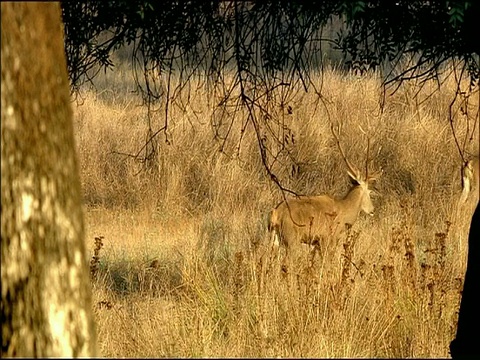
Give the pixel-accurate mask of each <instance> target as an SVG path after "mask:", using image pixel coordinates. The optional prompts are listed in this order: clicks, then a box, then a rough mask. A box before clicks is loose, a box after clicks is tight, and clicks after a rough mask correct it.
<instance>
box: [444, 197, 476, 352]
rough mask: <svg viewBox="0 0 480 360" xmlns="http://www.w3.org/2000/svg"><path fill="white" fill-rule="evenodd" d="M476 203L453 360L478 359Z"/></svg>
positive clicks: (451, 349) (452, 347)
mask: <svg viewBox="0 0 480 360" xmlns="http://www.w3.org/2000/svg"><path fill="white" fill-rule="evenodd" d="M479 235H480V203H477V207H476V209H475V213H474V214H473V218H472V222H471V225H470V233H469V234H468V258H467V271H466V273H465V282H464V285H463V293H462V301H461V302H460V310H459V314H458V326H457V335H456V337H455V339H454V340H453V341H452V342H451V344H450V353H451V355H452V358H453V359H478V358H480V335H479V329H480V302H479V298H480V297H479V295H478V290H479V288H480V286H479V284H480V242H479V239H478V238H479Z"/></svg>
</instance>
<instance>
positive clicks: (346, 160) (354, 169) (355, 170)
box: [330, 124, 359, 180]
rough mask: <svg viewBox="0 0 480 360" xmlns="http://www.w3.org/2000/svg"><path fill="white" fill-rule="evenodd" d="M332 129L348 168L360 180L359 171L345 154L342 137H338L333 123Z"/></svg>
mask: <svg viewBox="0 0 480 360" xmlns="http://www.w3.org/2000/svg"><path fill="white" fill-rule="evenodd" d="M330 129H331V130H332V134H333V136H334V138H335V141H336V142H337V146H338V149H339V150H340V153H341V154H342V157H343V160H344V161H345V164H347V167H348V169H349V170H350V172H351V173H352V175H354V176H355V178H356V179H357V180H358V177H359V171H358V170H357V169H356V168H355V166H353V165H352V164H351V163H350V161H348V159H347V157H346V156H345V152H344V151H343V148H342V146H341V145H340V139H339V137H338V134H337V133H336V132H335V129H334V128H333V124H332V125H331V127H330Z"/></svg>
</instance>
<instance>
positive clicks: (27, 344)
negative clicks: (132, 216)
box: [1, 2, 96, 357]
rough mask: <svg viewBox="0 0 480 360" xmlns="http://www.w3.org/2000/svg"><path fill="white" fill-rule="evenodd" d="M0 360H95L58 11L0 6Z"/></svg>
mask: <svg viewBox="0 0 480 360" xmlns="http://www.w3.org/2000/svg"><path fill="white" fill-rule="evenodd" d="M1 18H2V35H1V36H2V43H1V60H2V65H1V66H2V69H1V73H2V90H1V119H2V125H1V178H2V189H1V201H2V203H1V212H2V219H1V231H2V233H1V246H2V248H1V249H2V255H1V256H2V267H1V281H2V305H1V306H2V357H3V356H22V357H32V356H36V357H47V356H63V357H77V356H95V355H96V346H95V341H96V337H95V329H94V323H93V317H92V310H91V289H90V283H89V277H88V265H87V260H86V254H85V246H84V243H83V215H82V207H81V193H80V183H79V178H78V169H77V161H76V155H75V148H74V142H73V124H72V110H71V107H70V97H69V85H68V77H67V67H66V61H65V53H64V43H63V27H62V23H61V12H60V4H59V3H33V2H29V3H3V2H2V4H1Z"/></svg>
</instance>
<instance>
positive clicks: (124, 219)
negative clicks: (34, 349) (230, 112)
mask: <svg viewBox="0 0 480 360" xmlns="http://www.w3.org/2000/svg"><path fill="white" fill-rule="evenodd" d="M122 81H125V80H119V79H118V78H111V79H110V80H106V81H105V83H104V84H105V85H104V86H105V87H108V84H109V83H115V84H117V85H115V86H112V87H113V88H115V89H117V92H105V91H103V92H101V91H99V92H93V91H85V92H84V93H83V94H82V100H83V101H82V103H81V104H79V105H77V106H75V125H76V142H77V147H78V154H79V157H80V164H81V180H82V185H83V191H84V200H85V214H86V225H87V246H88V248H89V249H90V251H91V254H92V261H91V275H92V284H93V289H94V306H95V317H96V322H97V330H98V338H99V345H100V350H101V354H102V355H104V356H107V357H164V356H165V357H277V356H281V357H396V358H399V357H448V356H449V352H448V345H449V342H450V341H451V340H452V339H453V338H454V335H455V329H456V322H457V311H458V307H459V301H460V296H461V289H462V286H463V275H464V272H465V261H466V250H467V234H468V227H469V223H470V218H471V214H472V212H473V206H474V204H473V203H472V202H469V203H468V204H467V206H465V207H459V206H458V204H457V201H458V198H459V196H460V192H461V189H460V186H461V185H460V166H461V160H460V157H459V154H458V151H457V148H456V146H455V142H454V139H453V137H452V132H451V128H450V125H449V122H448V107H449V104H450V101H451V96H452V91H453V89H454V85H453V83H452V81H446V82H445V83H444V84H443V85H442V87H441V88H440V89H439V90H437V91H435V92H433V91H432V90H434V87H433V85H431V86H427V87H424V88H423V89H422V90H421V91H420V95H419V97H418V98H417V100H416V101H414V99H413V96H412V93H413V92H414V91H415V90H416V89H412V87H411V86H410V87H408V86H407V87H402V88H400V89H399V90H398V91H397V92H396V93H394V94H387V96H386V100H385V101H386V102H385V106H384V109H383V112H381V111H380V108H379V99H380V96H381V91H380V90H379V80H378V78H377V76H375V74H373V75H368V76H365V77H356V76H354V75H352V74H343V75H340V74H338V73H335V72H333V71H329V72H327V73H325V74H324V75H323V80H322V81H323V82H322V94H323V95H324V97H325V99H326V100H327V101H326V102H325V104H326V105H325V106H317V107H315V106H313V105H312V104H314V103H317V102H316V100H317V99H316V98H315V95H314V94H311V93H307V94H303V95H302V96H301V97H298V98H297V100H296V101H294V102H292V104H291V105H292V107H293V113H292V115H291V116H289V117H287V122H288V126H289V127H290V128H291V131H292V133H293V134H294V135H295V138H296V142H295V143H294V144H290V154H291V155H290V156H284V157H282V158H281V159H279V160H280V161H279V162H278V163H277V164H276V165H275V167H274V170H275V171H276V173H277V175H278V176H279V179H280V180H281V181H282V184H284V185H285V186H287V187H288V188H290V189H293V190H295V191H296V192H298V193H302V194H319V193H329V194H332V195H335V196H342V195H344V194H345V193H346V191H347V190H348V186H349V185H348V177H347V176H346V169H345V165H344V163H343V159H342V157H341V156H340V154H339V151H338V149H337V148H336V145H335V142H334V139H333V137H332V136H331V133H330V123H331V122H341V123H342V124H343V126H342V133H341V138H342V139H341V140H342V143H343V144H344V147H345V148H346V152H347V156H348V157H349V158H350V159H351V161H352V162H353V163H355V164H356V165H357V166H358V167H361V166H363V165H362V164H364V162H365V147H366V136H365V135H364V134H363V133H362V130H363V131H365V132H366V133H367V134H368V135H369V136H370V137H371V144H370V145H371V149H372V153H373V154H374V155H375V157H374V161H373V165H374V166H376V167H377V168H379V167H382V168H383V169H384V175H383V176H382V178H381V179H380V181H379V184H378V187H377V191H378V193H379V194H380V195H379V196H378V197H376V198H374V203H375V205H376V215H375V217H373V218H368V219H367V218H366V217H364V216H360V219H359V221H358V222H357V224H355V225H354V226H353V227H352V228H351V229H350V230H349V231H348V233H347V234H345V235H344V236H342V238H341V239H339V241H338V242H337V244H336V248H334V249H332V251H331V253H332V254H331V256H330V257H324V258H321V259H317V262H316V263H315V264H314V265H313V266H310V264H309V262H308V261H307V254H305V261H304V262H301V263H298V264H297V266H296V268H295V270H294V271H293V274H291V276H287V277H285V276H283V275H282V272H281V271H280V265H279V264H280V263H279V260H278V259H276V258H275V257H269V256H267V257H266V259H267V261H266V262H265V264H264V265H265V266H264V267H263V268H261V267H260V266H259V257H260V256H259V255H261V254H262V251H265V250H266V251H267V252H266V253H265V254H266V255H269V253H268V246H267V245H268V244H267V245H266V242H267V241H268V239H267V234H266V232H267V230H266V218H267V214H268V211H269V210H270V209H271V208H272V207H273V206H275V205H276V204H277V203H278V202H279V201H280V200H281V198H282V195H281V192H280V191H279V189H278V188H277V187H276V186H275V185H274V184H273V183H272V182H271V181H270V180H269V178H268V176H267V175H266V174H265V170H264V169H263V167H262V165H261V161H260V157H259V153H258V148H257V143H256V140H255V139H254V137H253V136H251V135H252V134H250V133H248V132H247V134H246V135H245V138H244V139H243V141H242V146H241V148H240V151H239V152H238V154H236V153H235V151H233V149H234V148H235V142H236V139H235V138H234V139H233V141H232V143H231V144H230V146H231V149H230V150H232V151H230V152H229V151H227V153H221V152H219V151H218V148H219V146H220V144H219V143H218V142H217V141H215V140H214V132H213V130H212V127H211V125H210V120H211V119H212V117H213V116H216V115H215V112H214V111H213V107H212V103H213V101H212V96H213V95H212V94H211V93H208V91H207V90H206V88H202V87H199V88H198V89H197V91H196V92H195V94H194V95H192V94H191V99H190V103H189V105H188V106H187V107H184V108H179V107H173V108H172V109H171V115H170V117H169V128H168V132H167V134H163V133H161V134H160V136H159V141H158V143H156V145H155V146H156V150H157V154H158V157H157V158H156V160H155V162H154V167H153V168H152V167H151V168H150V171H140V170H141V169H142V164H141V163H139V162H138V161H135V160H134V159H133V158H132V157H130V156H125V155H121V154H126V153H128V154H135V153H136V152H137V151H138V149H139V148H140V147H141V145H142V144H143V143H144V141H145V138H146V136H147V121H148V118H147V113H146V110H145V108H143V107H141V106H139V105H138V103H139V102H138V100H137V99H136V98H135V97H134V96H133V95H130V94H128V93H127V89H128V88H129V86H125V87H122V86H121V85H118V84H122ZM122 91H123V92H122ZM474 106H477V107H478V104H474ZM162 116H163V113H162V112H161V111H159V112H158V113H156V114H155V115H154V116H153V118H151V119H150V120H151V121H152V123H153V124H154V127H156V128H157V129H158V128H160V127H161V126H163V118H162ZM238 116H239V115H238ZM359 127H361V129H362V130H360V128H359ZM455 129H456V133H457V135H458V136H459V137H460V138H462V139H463V138H464V136H465V134H466V132H467V126H466V122H465V121H458V122H456V123H455ZM154 130H155V129H154ZM234 136H237V135H234ZM237 139H238V138H237ZM474 139H478V126H477V132H476V134H475V137H474ZM166 140H168V142H167V141H166ZM468 145H469V151H470V152H473V153H475V152H478V141H477V140H474V141H472V142H469V143H468ZM292 167H295V169H296V171H295V172H293V173H292V171H291V169H292ZM262 269H263V270H262Z"/></svg>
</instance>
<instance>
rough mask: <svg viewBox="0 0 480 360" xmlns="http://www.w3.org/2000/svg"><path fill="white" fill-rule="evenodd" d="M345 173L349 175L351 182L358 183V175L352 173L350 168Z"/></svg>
mask: <svg viewBox="0 0 480 360" xmlns="http://www.w3.org/2000/svg"><path fill="white" fill-rule="evenodd" d="M347 174H348V176H349V177H350V181H351V183H352V184H354V185H359V184H360V180H359V179H358V177H357V176H356V175H355V174H353V173H352V172H351V171H350V170H347Z"/></svg>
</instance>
